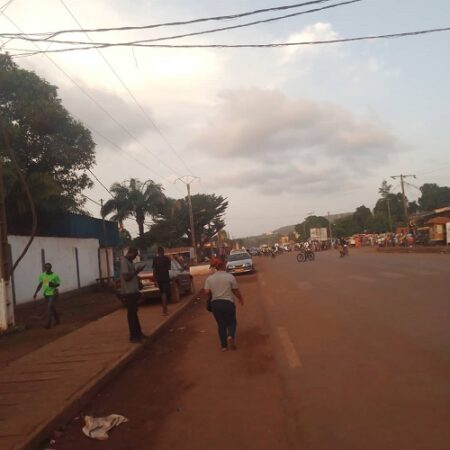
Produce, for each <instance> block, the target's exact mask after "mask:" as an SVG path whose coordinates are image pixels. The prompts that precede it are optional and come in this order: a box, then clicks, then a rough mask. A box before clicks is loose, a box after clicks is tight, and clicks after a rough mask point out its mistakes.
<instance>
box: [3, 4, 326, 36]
mask: <svg viewBox="0 0 450 450" xmlns="http://www.w3.org/2000/svg"><path fill="white" fill-rule="evenodd" d="M11 1H13V0H10V2H11ZM329 1H331V0H314V1H308V2H302V3H296V4H294V5H282V6H275V7H273V8H264V9H257V10H253V11H247V12H244V13H237V14H229V15H224V16H213V17H204V18H200V19H191V20H185V21H178V22H166V23H157V24H152V25H143V26H125V27H112V28H86V29H82V30H81V31H83V32H87V33H103V32H110V31H133V30H149V29H154V28H162V27H170V26H179V25H191V24H195V23H200V22H210V21H221V20H233V19H239V18H242V17H247V16H251V15H255V14H262V13H266V12H272V11H284V10H288V9H294V8H300V7H303V6H309V5H314V4H318V3H325V2H329ZM78 32H79V30H59V31H51V32H44V33H22V35H34V36H47V39H51V38H52V37H56V36H58V35H60V34H66V33H78Z"/></svg>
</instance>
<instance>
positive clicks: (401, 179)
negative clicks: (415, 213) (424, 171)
mask: <svg viewBox="0 0 450 450" xmlns="http://www.w3.org/2000/svg"><path fill="white" fill-rule="evenodd" d="M391 178H392V179H393V180H396V179H397V178H400V185H401V187H402V200H403V213H404V215H405V222H406V226H407V227H408V228H409V218H408V201H407V200H406V195H405V178H416V176H415V175H401V174H400V175H392V176H391Z"/></svg>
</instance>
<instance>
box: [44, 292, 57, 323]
mask: <svg viewBox="0 0 450 450" xmlns="http://www.w3.org/2000/svg"><path fill="white" fill-rule="evenodd" d="M44 297H45V300H47V325H48V326H49V327H51V326H52V325H53V319H54V320H55V324H58V323H59V314H58V312H57V311H56V308H55V296H54V295H44Z"/></svg>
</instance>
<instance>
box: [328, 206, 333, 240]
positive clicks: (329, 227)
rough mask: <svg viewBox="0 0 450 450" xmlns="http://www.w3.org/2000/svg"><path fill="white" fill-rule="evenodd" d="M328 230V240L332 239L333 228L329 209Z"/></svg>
mask: <svg viewBox="0 0 450 450" xmlns="http://www.w3.org/2000/svg"><path fill="white" fill-rule="evenodd" d="M328 230H329V232H330V241H331V240H333V230H332V229H331V222H330V211H328Z"/></svg>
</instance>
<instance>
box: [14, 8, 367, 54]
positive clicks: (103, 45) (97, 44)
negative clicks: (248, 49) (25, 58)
mask: <svg viewBox="0 0 450 450" xmlns="http://www.w3.org/2000/svg"><path fill="white" fill-rule="evenodd" d="M361 1H363V0H347V1H344V2H340V3H335V4H333V5H327V6H322V7H320V8H314V9H309V10H306V11H300V12H295V13H291V14H286V15H284V16H277V17H271V18H269V19H261V20H256V21H253V22H246V23H242V24H238V25H230V26H227V27H221V28H210V29H208V30H202V31H194V32H191V33H184V34H177V35H173V36H164V37H158V38H152V39H140V40H135V41H129V42H121V43H107V42H92V41H91V44H92V45H94V46H95V47H96V48H106V47H114V46H129V45H137V44H144V43H149V42H160V41H168V40H173V39H181V38H185V37H192V36H201V35H205V34H211V33H218V32H221V31H227V30H235V29H237V28H246V27H250V26H254V25H260V24H262V23H270V22H275V21H279V20H282V19H288V18H291V17H296V16H301V15H304V14H310V13H314V12H319V11H323V10H325V9H331V8H337V7H339V6H345V5H350V4H352V3H359V2H361ZM8 37H13V36H8ZM14 39H19V40H25V41H31V42H43V41H45V42H52V43H54V44H70V45H86V44H89V42H86V41H74V40H66V41H65V40H57V39H49V38H39V37H29V36H16V37H14Z"/></svg>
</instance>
